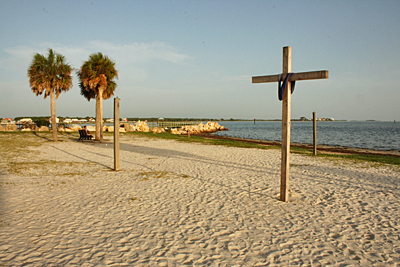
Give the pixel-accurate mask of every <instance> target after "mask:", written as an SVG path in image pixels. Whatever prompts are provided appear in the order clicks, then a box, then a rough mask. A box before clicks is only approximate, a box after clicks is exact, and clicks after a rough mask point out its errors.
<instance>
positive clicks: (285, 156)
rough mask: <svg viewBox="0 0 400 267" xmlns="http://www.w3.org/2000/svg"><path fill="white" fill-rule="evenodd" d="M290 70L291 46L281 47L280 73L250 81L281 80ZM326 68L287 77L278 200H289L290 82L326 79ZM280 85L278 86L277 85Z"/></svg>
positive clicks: (283, 102)
mask: <svg viewBox="0 0 400 267" xmlns="http://www.w3.org/2000/svg"><path fill="white" fill-rule="evenodd" d="M291 72H292V48H291V47H290V46H287V47H284V48H283V62H282V74H275V75H265V76H255V77H252V83H270V82H278V83H279V84H280V83H281V82H282V79H285V78H286V76H287V75H288V73H291ZM328 74H329V73H328V71H327V70H320V71H309V72H298V73H292V74H291V76H290V77H288V78H287V84H286V87H285V86H283V87H285V88H286V90H285V92H284V94H283V98H282V156H281V190H280V193H281V194H280V200H281V201H284V202H288V201H289V169H290V126H291V122H290V119H291V103H292V98H291V83H292V82H295V81H301V80H315V79H327V78H328ZM279 87H280V86H279ZM280 89H281V87H280Z"/></svg>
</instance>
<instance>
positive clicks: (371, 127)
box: [215, 121, 400, 151]
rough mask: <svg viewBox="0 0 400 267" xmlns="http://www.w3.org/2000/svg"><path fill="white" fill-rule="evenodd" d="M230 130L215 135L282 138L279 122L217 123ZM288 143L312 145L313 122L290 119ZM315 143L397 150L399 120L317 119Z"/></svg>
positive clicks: (278, 139)
mask: <svg viewBox="0 0 400 267" xmlns="http://www.w3.org/2000/svg"><path fill="white" fill-rule="evenodd" d="M219 124H220V125H223V126H225V127H227V128H228V129H229V131H224V132H217V133H215V134H216V135H220V136H230V137H241V138H248V139H259V140H268V141H281V140H282V136H281V135H282V122H280V121H256V124H254V122H253V121H244V122H242V121H239V122H237V121H223V122H219ZM291 142H295V143H303V144H312V143H313V123H312V122H311V121H292V128H291ZM317 144H318V145H330V146H345V147H355V148H367V149H377V150H390V151H400V122H396V123H394V122H393V121H392V122H381V121H379V122H378V121H318V122H317Z"/></svg>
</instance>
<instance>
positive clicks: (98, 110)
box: [94, 95, 101, 141]
mask: <svg viewBox="0 0 400 267" xmlns="http://www.w3.org/2000/svg"><path fill="white" fill-rule="evenodd" d="M100 101H101V98H99V95H97V96H96V134H95V137H94V140H97V141H99V140H100V117H101V112H100Z"/></svg>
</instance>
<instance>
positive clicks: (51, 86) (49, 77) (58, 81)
mask: <svg viewBox="0 0 400 267" xmlns="http://www.w3.org/2000/svg"><path fill="white" fill-rule="evenodd" d="M48 51H49V55H48V56H47V58H46V57H45V56H43V55H41V54H39V53H36V55H34V57H33V60H32V63H31V65H30V66H29V68H28V77H29V84H30V86H31V89H32V91H33V92H34V93H35V94H36V96H39V95H41V94H42V93H44V98H45V99H46V98H47V97H48V96H49V95H50V104H51V105H50V106H51V128H52V130H53V141H55V142H57V140H58V138H57V122H56V104H55V98H58V96H59V95H60V94H61V92H66V91H68V90H69V89H70V88H71V87H72V76H71V72H72V70H73V69H72V68H71V66H70V65H68V64H66V63H65V61H64V60H65V57H64V56H62V55H60V54H56V53H55V52H54V51H53V50H52V49H49V50H48ZM54 96H55V97H54Z"/></svg>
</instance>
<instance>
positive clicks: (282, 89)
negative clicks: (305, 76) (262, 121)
mask: <svg viewBox="0 0 400 267" xmlns="http://www.w3.org/2000/svg"><path fill="white" fill-rule="evenodd" d="M292 74H293V73H291V72H290V73H288V74H287V75H286V78H285V80H284V81H283V84H282V74H279V81H278V99H279V101H282V99H283V95H284V94H285V89H286V85H287V83H288V81H289V79H290V77H291V76H292ZM295 84H296V81H293V82H292V83H291V86H290V87H291V88H290V89H291V92H292V94H293V92H294V86H295Z"/></svg>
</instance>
